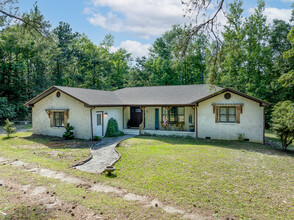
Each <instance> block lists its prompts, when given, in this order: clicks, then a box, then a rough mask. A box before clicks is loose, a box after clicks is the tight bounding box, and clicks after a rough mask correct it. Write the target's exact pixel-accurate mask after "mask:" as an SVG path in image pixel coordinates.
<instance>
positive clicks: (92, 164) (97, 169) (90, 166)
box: [76, 135, 135, 173]
mask: <svg viewBox="0 0 294 220" xmlns="http://www.w3.org/2000/svg"><path fill="white" fill-rule="evenodd" d="M134 136H135V135H124V136H120V137H113V138H107V137H105V138H103V139H102V140H101V141H100V142H98V143H97V144H96V145H94V146H93V148H92V149H91V153H92V155H93V157H92V159H91V160H89V161H88V162H86V163H84V164H82V165H80V166H76V168H77V169H79V170H82V171H86V172H89V173H102V172H103V171H104V170H105V168H106V166H111V165H113V164H114V163H115V162H117V161H118V160H119V158H120V157H121V155H120V153H118V152H117V151H116V149H115V147H116V146H117V145H118V144H119V142H121V141H123V140H125V139H128V138H131V137H134Z"/></svg>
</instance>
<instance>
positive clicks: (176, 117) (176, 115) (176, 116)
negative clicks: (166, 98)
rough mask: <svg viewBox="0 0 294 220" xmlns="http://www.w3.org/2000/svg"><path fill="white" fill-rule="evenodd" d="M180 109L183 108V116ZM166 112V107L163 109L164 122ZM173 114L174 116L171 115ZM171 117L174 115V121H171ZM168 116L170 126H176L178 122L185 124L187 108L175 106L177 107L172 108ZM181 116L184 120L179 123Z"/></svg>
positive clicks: (162, 117)
mask: <svg viewBox="0 0 294 220" xmlns="http://www.w3.org/2000/svg"><path fill="white" fill-rule="evenodd" d="M179 108H183V114H179ZM165 111H166V109H165V108H164V107H161V119H162V120H161V121H162V122H163V121H164V112H165ZM171 112H172V114H171ZM171 115H173V120H172V121H171V120H170V119H171ZM167 116H169V117H168V118H167V122H168V123H169V124H176V123H178V122H184V123H185V106H175V107H171V108H170V109H169V110H168V112H167ZM179 116H183V117H184V120H182V121H179Z"/></svg>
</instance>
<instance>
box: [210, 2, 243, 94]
mask: <svg viewBox="0 0 294 220" xmlns="http://www.w3.org/2000/svg"><path fill="white" fill-rule="evenodd" d="M242 14H243V9H242V1H240V0H236V1H234V2H233V3H232V4H230V5H229V12H228V13H227V18H228V22H227V24H226V25H224V32H223V34H222V35H223V44H222V46H221V48H219V49H218V48H217V44H212V55H211V56H209V57H208V60H207V63H208V64H207V67H208V71H209V78H208V82H210V83H211V84H217V85H220V86H223V87H231V88H235V89H237V90H240V91H245V88H246V82H247V79H246V77H245V76H244V63H245V62H244V61H245V53H246V51H245V49H244V44H245V42H244V40H245V31H244V24H243V16H242Z"/></svg>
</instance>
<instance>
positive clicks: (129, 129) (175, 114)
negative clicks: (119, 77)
mask: <svg viewBox="0 0 294 220" xmlns="http://www.w3.org/2000/svg"><path fill="white" fill-rule="evenodd" d="M123 132H124V133H125V134H135V135H139V134H156V135H176V136H191V137H196V108H195V106H125V107H123Z"/></svg>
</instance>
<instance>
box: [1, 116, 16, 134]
mask: <svg viewBox="0 0 294 220" xmlns="http://www.w3.org/2000/svg"><path fill="white" fill-rule="evenodd" d="M13 125H14V123H13V122H10V121H9V120H8V119H6V120H5V126H4V127H3V128H4V130H5V131H6V135H7V137H8V138H9V137H10V134H12V133H13V132H15V130H16V127H13Z"/></svg>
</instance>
